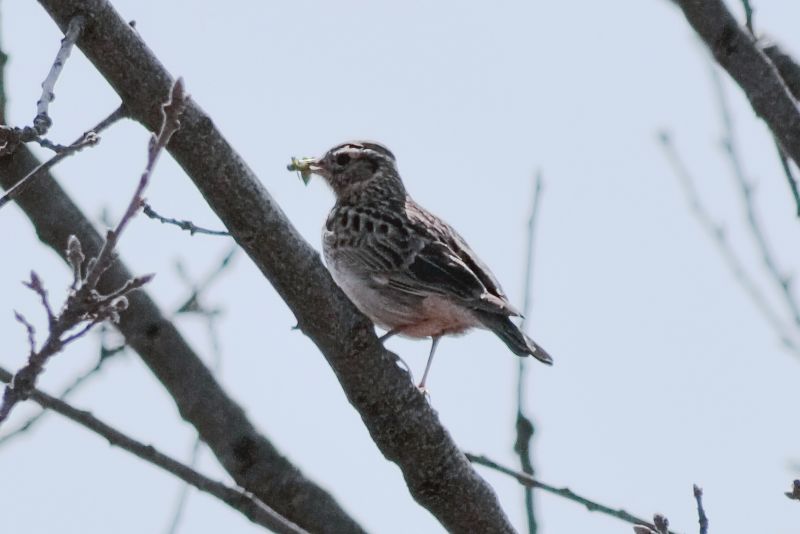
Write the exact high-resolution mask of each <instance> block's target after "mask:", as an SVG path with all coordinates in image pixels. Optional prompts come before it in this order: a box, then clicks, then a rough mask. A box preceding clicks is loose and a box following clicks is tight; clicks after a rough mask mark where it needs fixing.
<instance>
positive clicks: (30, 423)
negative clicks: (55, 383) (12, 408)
mask: <svg viewBox="0 0 800 534" xmlns="http://www.w3.org/2000/svg"><path fill="white" fill-rule="evenodd" d="M125 348H126V346H125V345H121V346H119V347H114V348H113V349H107V348H105V347H101V349H100V357H99V358H98V359H97V363H96V364H95V365H94V366H93V367H92V368H91V369H89V370H87V371H85V372H84V373H82V374H81V375H79V376H78V377H77V378H75V379H74V380H73V381H72V383H70V384H69V385H68V386H67V387H66V388H64V390H63V391H62V392H61V394H60V395H59V396H58V398H59V399H60V400H67V399H68V398H69V397H70V395H72V394H73V393H75V392H76V391H78V390H79V389H80V387H81V386H82V385H83V384H85V383H87V381H88V380H89V379H90V378H91V377H93V376H95V375H97V373H98V372H99V371H100V369H101V368H102V367H103V365H104V364H105V363H106V362H107V361H108V360H109V359H110V358H111V356H114V355H115V354H118V353H120V352H122V351H123V350H125ZM47 413H48V411H47V410H45V409H42V410H41V411H40V412H39V413H37V414H36V415H34V416H32V417H31V418H30V419H28V420H27V421H25V422H24V423H22V424H21V425H19V426H18V427H17V428H15V429H14V430H12V431H10V432H8V433H7V434H4V435H3V436H0V447H2V446H3V445H5V444H6V443H9V442H10V441H12V440H13V439H14V438H17V437H19V436H21V435H23V434H24V433H26V432H28V431H30V430H31V429H33V428H34V427H35V426H36V425H37V424H38V423H39V422H40V421H41V420H42V418H43V417H44V416H45V415H46V414H47Z"/></svg>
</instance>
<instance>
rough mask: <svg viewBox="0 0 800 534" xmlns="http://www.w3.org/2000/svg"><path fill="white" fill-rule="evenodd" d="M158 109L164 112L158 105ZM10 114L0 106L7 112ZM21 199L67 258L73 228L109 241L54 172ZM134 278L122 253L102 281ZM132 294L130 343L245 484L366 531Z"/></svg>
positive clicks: (286, 507)
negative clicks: (270, 438)
mask: <svg viewBox="0 0 800 534" xmlns="http://www.w3.org/2000/svg"><path fill="white" fill-rule="evenodd" d="M163 95H166V92H165V93H163ZM163 95H161V96H163ZM2 101H3V95H0V102H2ZM155 107H158V106H157V103H156V106H155ZM154 111H155V112H156V115H155V116H156V117H157V115H158V110H157V109H154ZM3 113H4V110H2V109H0V115H2V114H3ZM156 120H158V119H156ZM38 165H39V162H38V161H37V160H36V158H35V157H34V156H33V154H32V153H31V151H30V150H29V149H28V147H27V146H24V145H23V146H20V147H19V149H18V150H16V151H15V152H14V154H12V155H11V156H7V157H2V158H0V185H2V186H3V187H5V188H8V187H11V186H12V185H13V184H14V183H16V182H17V181H18V180H19V179H20V178H21V177H23V176H25V175H26V174H28V173H29V172H30V171H31V170H32V169H34V168H35V167H37V166H38ZM17 205H18V206H19V207H20V208H21V209H22V210H23V211H24V212H25V214H26V215H27V216H28V218H29V219H30V220H31V222H32V223H33V226H34V227H35V229H36V232H37V233H38V235H39V239H40V240H41V241H42V242H43V243H45V244H47V245H48V246H50V247H51V248H52V249H53V250H54V251H55V252H57V253H58V254H59V255H61V257H62V258H63V259H65V260H66V255H65V251H64V243H66V242H67V238H68V237H69V235H70V234H74V235H76V236H77V237H78V238H79V239H80V242H81V245H82V247H83V251H84V253H85V254H86V255H87V256H90V257H92V256H97V254H98V253H99V251H100V247H101V246H102V243H103V240H102V238H101V237H100V234H98V233H97V231H96V230H95V228H94V227H93V225H92V223H91V222H90V221H89V220H88V219H87V218H86V217H85V216H84V215H83V214H82V213H81V212H80V210H79V209H78V208H77V206H75V204H74V203H73V202H72V200H71V199H70V198H69V196H67V194H66V193H65V192H64V190H63V189H62V188H61V187H60V186H59V185H58V184H57V183H56V182H55V180H54V179H53V177H52V176H51V175H50V174H48V173H45V174H43V175H42V177H41V178H40V179H38V180H36V181H35V182H34V183H32V184H31V186H30V188H29V189H28V190H27V191H26V192H24V193H22V194H21V195H20V196H19V198H18V199H17ZM130 278H131V275H130V272H129V271H128V270H127V268H126V267H125V266H124V264H123V263H122V262H121V261H119V260H118V261H116V262H114V265H112V266H111V268H110V269H109V270H108V271H107V272H106V274H105V275H104V277H103V279H102V280H101V281H100V284H99V285H98V288H99V290H100V291H111V290H113V289H115V288H117V287H119V286H120V285H121V284H123V283H124V282H125V281H126V280H129V279H130ZM128 301H129V307H128V313H126V314H124V316H123V317H122V318H121V320H120V324H119V325H118V328H119V330H120V332H122V334H123V335H124V336H125V339H126V342H127V343H128V344H129V345H130V346H131V347H132V348H133V349H134V350H135V351H136V352H137V353H138V354H139V355H140V356H141V358H142V360H143V361H144V362H145V363H146V364H147V366H148V367H149V368H150V370H151V371H152V372H153V373H154V374H155V375H156V377H157V378H158V379H159V380H160V381H161V383H162V384H163V385H164V387H165V388H166V389H167V391H168V392H169V394H170V395H171V396H172V398H173V399H174V401H175V403H176V405H177V407H178V409H179V411H180V414H181V416H182V417H183V418H184V419H185V420H186V421H187V422H189V423H191V424H192V425H193V426H194V427H195V428H196V429H197V432H198V433H199V435H200V436H201V437H202V439H203V441H204V442H205V443H206V444H207V445H208V446H209V448H210V449H211V450H212V451H213V453H214V455H215V456H216V457H217V459H218V460H219V462H220V463H221V464H222V466H223V467H224V468H225V470H226V471H227V472H228V473H230V475H231V476H232V477H233V479H234V480H235V481H236V483H237V484H238V485H239V486H240V487H242V488H245V489H246V490H247V491H248V492H251V493H253V494H254V495H256V496H257V497H258V498H259V499H260V500H261V501H263V502H265V503H269V505H270V506H271V507H272V508H273V509H275V510H276V511H278V513H280V514H281V515H282V516H284V517H286V518H288V519H289V520H291V521H293V522H294V523H296V524H298V525H300V526H301V527H303V528H305V529H307V530H309V531H312V532H324V531H326V529H329V530H333V531H336V532H342V533H361V532H363V529H362V528H361V527H360V526H359V525H358V524H357V523H356V522H355V521H354V520H353V519H352V518H351V517H349V516H348V514H347V513H346V512H345V511H344V510H343V509H342V508H341V507H340V506H339V504H338V503H337V502H336V500H335V499H334V498H333V497H332V496H331V495H330V494H329V493H327V492H326V491H325V490H323V489H322V488H320V487H319V486H318V485H316V484H315V483H314V482H312V481H311V480H309V479H307V478H306V477H305V476H303V474H302V473H301V472H300V471H299V470H298V469H297V468H296V467H295V466H294V465H292V463H291V462H289V461H288V460H287V459H286V457H284V456H283V454H281V453H280V451H278V450H277V449H276V448H275V447H274V445H273V444H272V443H271V442H269V441H268V440H267V439H266V438H265V437H264V436H263V435H262V434H260V433H259V432H258V431H257V430H256V429H255V428H254V427H253V425H252V423H251V422H250V420H249V419H248V418H247V417H246V415H245V413H244V411H243V410H242V408H241V406H239V405H238V404H236V402H234V401H233V400H232V399H231V398H230V397H229V396H228V395H227V393H225V391H224V390H223V389H222V388H221V386H220V385H219V383H218V382H217V381H216V380H215V379H214V377H213V376H212V375H211V373H210V372H209V371H208V369H207V368H206V366H205V365H204V364H203V362H202V360H201V359H200V358H199V357H198V356H197V354H196V353H195V352H194V351H193V350H192V348H191V347H190V346H189V344H188V343H187V342H186V340H185V339H184V338H183V337H182V336H181V335H180V333H179V332H178V330H177V329H176V328H175V326H174V325H173V324H172V323H171V322H170V321H169V320H167V319H165V318H164V317H163V316H162V314H161V311H160V310H159V309H158V307H157V306H156V304H155V303H154V302H153V300H152V299H151V298H150V297H149V296H148V295H147V294H146V292H144V291H137V292H135V293H132V294H131V295H129V297H128Z"/></svg>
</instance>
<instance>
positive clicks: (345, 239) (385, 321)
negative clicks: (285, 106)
mask: <svg viewBox="0 0 800 534" xmlns="http://www.w3.org/2000/svg"><path fill="white" fill-rule="evenodd" d="M288 168H289V169H290V170H297V171H300V173H301V176H302V178H303V181H304V182H305V183H306V184H308V182H309V180H310V177H311V175H312V174H315V175H318V176H320V177H321V178H322V179H323V180H324V181H325V182H326V183H327V184H328V185H329V186H330V188H331V189H332V190H333V193H334V195H335V197H336V201H335V204H334V206H333V209H331V211H330V213H329V215H328V217H327V219H326V221H325V226H324V228H323V229H322V250H323V256H324V258H325V263H326V264H327V267H328V270H329V272H330V274H331V276H332V278H333V280H334V281H335V282H336V284H337V285H338V286H339V287H340V288H341V289H342V291H343V292H344V293H345V295H347V297H348V298H349V299H350V300H351V301H352V302H353V304H354V305H355V306H356V308H358V309H359V310H360V311H361V312H362V313H363V314H364V315H366V316H367V317H368V318H369V319H370V320H372V322H374V323H375V324H376V325H377V326H379V327H380V328H382V329H384V330H386V334H385V335H383V336H381V338H380V341H381V342H383V341H385V340H386V339H388V338H390V337H392V336H394V335H400V336H403V337H409V338H417V339H421V338H430V339H431V341H432V342H431V349H430V353H429V355H428V360H427V362H426V365H425V372H424V373H423V375H422V380H421V381H420V383H419V385H418V386H417V387H418V388H419V390H420V391H423V392H426V381H427V378H428V374H429V373H430V369H431V364H432V362H433V356H434V353H435V352H436V347H437V345H438V343H439V340H440V339H441V338H442V337H443V336H448V335H450V336H453V335H460V334H464V333H466V332H467V331H469V330H471V329H473V328H483V329H487V330H490V331H492V332H494V333H495V334H496V335H497V336H498V337H499V338H500V339H501V340H502V341H503V342H504V343H505V344H506V345H507V346H508V348H509V349H510V350H511V352H513V353H514V354H516V355H518V356H527V355H531V356H533V357H534V358H536V359H537V360H539V361H541V362H543V363H545V364H548V365H552V363H553V359H552V357H551V356H550V355H549V354H548V353H547V352H546V351H545V350H544V349H543V348H542V347H541V346H539V345H538V344H537V343H536V342H534V341H533V340H532V339H531V338H530V337H528V336H527V335H526V334H525V333H524V332H522V331H521V330H520V328H519V327H518V326H517V325H515V324H514V323H513V322H512V321H511V317H521V314H520V312H519V311H517V309H516V308H514V306H512V305H511V303H510V302H509V300H508V297H506V295H505V293H504V292H503V290H502V288H501V287H500V283H499V282H498V281H497V279H496V278H495V276H494V275H493V274H492V272H491V271H490V270H489V268H488V267H487V266H486V264H485V263H484V262H483V261H481V259H480V258H479V257H478V255H477V254H475V252H473V250H472V249H471V248H470V247H469V245H467V243H466V241H465V240H464V239H463V238H462V237H461V236H460V235H459V234H458V233H457V232H456V231H455V230H454V229H453V228H452V227H451V226H450V225H449V224H447V223H446V222H444V221H443V220H442V219H440V218H439V217H437V216H436V215H434V214H432V213H431V212H429V211H428V210H426V209H425V208H423V207H422V206H420V205H419V204H418V203H417V202H416V201H414V199H413V198H412V197H411V196H410V195H409V194H408V192H407V191H406V188H405V185H404V184H403V181H402V179H401V178H400V173H399V171H398V168H397V160H396V159H395V156H394V154H392V152H391V151H389V149H388V148H386V147H385V146H384V145H382V144H380V143H377V142H373V141H348V142H345V143H341V144H339V145H336V146H334V147H333V148H331V149H330V150H328V151H327V152H326V153H325V154H324V155H323V156H322V157H319V158H302V159H295V158H293V159H292V163H290V164H289V166H288Z"/></svg>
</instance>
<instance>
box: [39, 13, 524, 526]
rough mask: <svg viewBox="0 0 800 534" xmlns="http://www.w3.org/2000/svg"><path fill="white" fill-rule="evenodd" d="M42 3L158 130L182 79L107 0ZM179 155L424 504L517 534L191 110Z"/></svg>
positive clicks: (456, 522) (263, 194)
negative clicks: (77, 26)
mask: <svg viewBox="0 0 800 534" xmlns="http://www.w3.org/2000/svg"><path fill="white" fill-rule="evenodd" d="M40 3H41V4H42V5H43V6H44V7H45V9H47V11H48V12H49V13H50V15H51V16H52V17H53V19H54V20H55V21H56V22H57V23H58V25H59V26H60V27H62V28H63V27H65V25H66V24H67V23H68V22H69V20H70V18H71V17H72V16H74V15H75V14H76V13H78V12H83V13H86V14H87V15H88V16H87V18H88V19H89V24H88V25H87V28H86V30H85V31H84V33H83V35H82V36H81V38H80V39H79V41H78V46H79V47H80V48H81V50H82V51H83V52H84V54H85V55H86V56H87V58H89V60H90V61H91V62H92V63H94V65H95V66H96V67H97V69H98V70H99V71H100V73H101V74H102V75H103V76H104V77H105V78H106V80H108V82H109V83H110V84H111V86H112V87H113V88H114V90H115V91H116V92H117V93H118V94H119V95H120V97H121V98H122V100H123V102H124V103H125V105H126V106H127V107H128V109H129V110H130V111H131V115H132V116H133V117H134V118H136V119H137V120H139V121H141V122H142V123H144V124H145V125H146V126H147V127H148V128H149V129H151V130H152V129H155V128H156V127H157V125H158V110H157V107H156V106H155V105H154V102H158V101H159V100H160V99H163V96H164V95H165V94H166V91H167V90H168V88H169V86H170V84H171V79H170V76H169V73H168V72H167V71H166V70H165V69H164V67H163V66H162V65H161V63H160V62H159V61H158V60H157V59H156V57H155V56H154V55H153V54H152V52H151V51H150V50H149V49H148V48H147V47H146V45H145V44H144V43H143V42H142V40H141V39H140V37H139V35H138V34H137V33H136V32H135V31H134V30H133V29H131V28H130V27H129V26H128V24H126V22H125V21H124V20H123V19H122V18H120V16H119V15H118V14H117V13H116V12H115V11H114V9H113V8H112V7H111V5H110V4H109V3H108V2H107V1H106V0H40ZM168 150H170V152H171V154H172V155H173V157H174V158H175V159H176V160H177V162H178V163H179V164H180V165H181V166H182V167H183V168H184V170H186V172H187V174H188V175H189V176H190V177H191V179H192V180H193V181H194V183H195V185H196V186H197V187H198V189H199V190H200V191H201V193H202V194H203V195H204V197H205V198H206V200H207V201H208V203H209V205H210V206H211V207H212V209H213V210H214V211H215V212H216V214H217V216H218V217H219V218H220V219H221V220H222V221H223V223H224V224H225V225H226V226H227V228H228V230H229V231H230V232H231V234H232V235H233V237H234V238H235V239H236V241H237V242H238V243H239V244H240V245H241V246H242V248H243V249H244V250H245V251H246V252H247V254H248V255H249V256H250V257H251V259H253V261H254V262H255V263H256V265H257V266H258V267H259V268H260V269H261V271H262V272H263V273H264V275H265V276H266V277H267V278H268V279H269V280H270V282H272V284H273V285H274V286H275V288H276V289H277V291H278V293H279V294H280V295H281V297H282V298H283V299H284V300H285V301H286V303H287V304H288V305H289V307H290V308H291V309H292V311H293V312H294V313H295V315H296V316H297V319H298V323H299V326H300V328H301V329H302V330H303V332H305V333H306V334H307V335H308V336H309V337H310V338H311V339H312V340H313V341H314V343H315V344H316V345H317V346H318V347H319V348H320V350H321V351H322V353H323V354H324V355H325V357H326V359H327V360H328V362H329V364H330V365H331V367H332V368H333V370H334V372H335V373H336V376H337V377H338V379H339V381H340V383H341V384H342V387H343V389H344V391H345V393H346V395H347V398H348V400H349V401H350V403H351V404H353V406H354V407H355V408H356V409H357V410H358V411H359V413H360V414H361V417H362V420H363V421H364V423H365V424H366V426H367V428H368V430H369V432H370V434H371V436H372V438H373V440H374V441H375V443H376V444H377V445H378V447H379V448H380V450H381V452H383V454H384V455H385V456H386V457H387V458H388V459H390V460H391V461H393V462H395V463H397V464H398V465H399V466H400V468H401V470H402V471H403V475H404V476H405V479H406V483H407V484H408V487H409V490H410V491H411V494H412V495H413V496H414V498H415V499H416V500H417V501H418V502H419V503H420V504H422V505H423V506H424V507H426V508H427V509H428V510H429V511H430V512H431V513H433V514H434V515H435V516H436V517H437V519H438V520H439V521H440V522H441V523H442V524H443V525H444V526H445V528H447V529H448V530H450V531H453V532H512V531H513V528H512V527H511V524H510V523H509V522H508V519H507V518H506V516H505V514H504V512H503V511H502V509H501V508H500V505H499V503H498V501H497V497H496V496H495V494H494V492H493V491H492V489H491V488H490V487H489V485H488V484H487V483H486V482H485V481H484V480H483V479H482V478H480V477H479V476H478V474H477V473H476V472H475V470H474V469H473V468H472V466H471V465H470V464H469V462H468V461H467V459H466V458H465V457H464V455H463V454H462V453H461V452H460V451H459V449H458V447H456V444H455V443H454V442H453V440H452V438H451V437H450V435H449V434H448V432H447V430H446V429H445V428H444V427H443V426H442V424H441V423H440V422H439V419H438V417H437V415H436V412H434V411H433V409H432V408H431V407H430V406H429V405H428V403H427V401H426V400H425V399H424V397H423V396H422V395H420V394H419V392H418V391H417V389H416V388H415V387H414V386H413V384H412V383H411V381H410V380H409V379H408V375H407V374H406V373H405V372H404V371H402V370H401V369H399V368H398V367H397V365H396V361H397V357H396V356H395V355H394V354H392V353H390V352H388V351H386V350H385V349H384V348H383V346H382V345H381V344H380V343H379V342H378V340H377V338H376V336H375V332H374V329H373V325H372V324H371V323H370V322H369V321H368V320H367V319H366V318H365V317H364V316H363V315H361V314H360V313H358V311H357V310H356V309H355V307H354V306H353V305H352V304H351V303H350V301H349V300H348V299H347V298H346V297H345V296H344V294H343V293H342V292H341V291H340V290H339V289H338V287H337V286H336V285H335V284H334V283H333V280H332V279H331V278H330V275H329V274H328V272H327V270H326V269H325V267H324V266H323V265H322V263H321V262H320V260H319V255H318V253H317V252H316V251H315V250H314V249H313V248H312V247H311V246H310V245H309V244H308V243H307V242H305V240H304V239H303V238H302V237H301V236H300V235H299V234H298V232H297V231H296V230H295V228H294V227H293V226H292V225H291V223H290V222H289V221H288V220H287V219H286V217H285V215H284V214H283V212H282V211H281V209H280V207H278V205H277V204H276V203H275V201H274V200H273V199H272V197H271V196H270V195H269V193H267V191H266V190H265V189H264V187H263V185H262V182H261V181H260V180H258V179H257V178H256V176H255V175H254V174H253V173H252V171H251V170H250V169H249V168H248V167H247V165H246V164H245V162H244V161H243V160H242V159H241V157H240V156H239V155H238V154H237V153H236V152H235V151H234V150H233V148H232V147H231V146H230V145H229V144H228V143H227V141H226V140H225V139H224V138H223V137H222V135H221V134H220V133H219V131H217V129H216V128H215V127H214V124H213V122H212V121H211V119H210V117H208V116H207V115H206V114H205V113H204V112H203V111H202V109H200V107H199V106H197V105H196V104H194V103H190V105H189V107H187V110H186V113H185V114H184V120H183V127H182V129H181V131H180V132H179V133H178V135H176V136H175V137H174V138H173V140H172V142H171V143H170V145H169V146H168ZM342 332H346V335H342Z"/></svg>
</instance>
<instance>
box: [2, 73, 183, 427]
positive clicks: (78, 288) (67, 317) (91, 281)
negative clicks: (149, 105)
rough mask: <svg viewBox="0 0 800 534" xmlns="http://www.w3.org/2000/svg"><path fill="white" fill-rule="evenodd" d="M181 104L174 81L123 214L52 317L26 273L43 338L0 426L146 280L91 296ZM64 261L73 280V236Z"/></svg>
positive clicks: (12, 387) (76, 247) (7, 401)
mask: <svg viewBox="0 0 800 534" xmlns="http://www.w3.org/2000/svg"><path fill="white" fill-rule="evenodd" d="M186 99H187V95H186V92H185V90H184V87H183V81H182V80H181V79H180V78H178V80H177V81H176V82H175V84H174V85H173V86H172V91H171V93H170V100H169V101H168V102H167V103H166V104H164V106H163V108H162V124H161V129H160V131H159V133H158V135H157V136H154V137H153V138H152V139H151V142H150V146H149V147H148V158H147V165H146V167H145V170H144V172H143V173H142V176H141V178H140V179H139V185H138V186H137V188H136V191H135V192H134V194H133V197H132V198H131V201H130V204H129V205H128V209H127V210H126V211H125V214H124V215H123V216H122V218H121V219H120V221H119V223H118V224H117V227H116V228H115V229H114V230H109V231H108V232H107V233H106V240H105V242H104V243H103V246H102V248H101V249H100V253H99V254H98V256H97V258H96V259H94V258H93V259H92V260H90V261H89V262H88V263H87V266H86V276H85V277H84V278H83V279H82V280H77V281H73V287H72V290H71V291H70V293H69V294H68V296H67V299H66V302H65V303H64V305H63V306H62V308H61V312H60V313H59V315H58V317H53V316H52V313H51V312H50V308H49V305H47V304H46V295H47V293H46V292H45V290H44V287H43V285H42V283H41V280H39V277H38V276H36V273H31V281H30V283H28V284H26V285H28V287H30V288H31V289H32V290H33V291H35V292H36V293H38V294H39V295H40V296H41V297H42V299H43V301H44V302H45V308H46V309H47V310H48V314H49V315H48V322H49V327H50V328H49V333H48V337H47V340H46V341H45V343H44V344H43V345H42V348H41V349H39V350H38V351H33V350H32V351H31V354H30V355H29V357H28V361H27V363H26V364H25V366H23V367H22V368H21V369H20V370H19V371H17V373H16V374H15V375H14V378H13V380H12V381H11V383H10V384H9V385H8V386H6V388H5V391H4V392H3V399H2V404H0V424H1V423H2V422H3V421H5V419H7V418H8V415H9V414H10V413H11V410H12V409H13V408H14V406H15V405H16V404H17V403H19V402H20V401H23V400H25V399H26V398H28V395H29V394H30V392H31V391H32V390H33V388H34V386H35V385H36V380H37V379H38V377H39V375H40V374H41V373H42V371H43V370H44V366H45V364H46V363H47V361H48V360H49V359H50V358H51V357H52V356H54V355H55V354H57V353H59V352H61V350H62V349H63V348H64V346H65V345H66V344H67V343H70V342H72V341H74V340H75V339H77V338H79V337H81V336H83V335H84V334H85V333H86V332H88V331H89V329H90V328H91V327H92V326H94V325H95V324H97V323H99V322H102V321H105V320H111V321H114V322H118V321H119V314H120V313H121V312H122V311H124V310H125V309H127V307H128V300H127V298H126V297H125V295H126V294H127V293H129V292H131V291H133V290H135V289H138V288H139V287H141V286H143V285H144V284H146V283H147V282H149V281H150V280H151V279H152V275H147V276H142V277H137V278H133V279H130V280H128V281H126V282H125V283H124V284H123V285H122V286H120V287H119V288H117V289H116V290H114V291H112V292H111V293H109V294H106V295H102V294H100V292H99V291H97V284H98V282H99V281H100V277H101V276H102V275H103V273H105V272H106V271H107V270H108V269H109V268H110V267H111V264H112V263H113V261H114V259H115V252H114V250H115V248H116V245H117V242H118V240H119V238H120V236H121V235H122V232H123V230H124V229H125V227H126V225H127V224H128V222H130V220H131V218H133V216H134V215H135V214H136V213H137V212H138V211H139V209H140V207H141V203H142V195H143V193H144V190H145V188H146V187H147V184H148V182H149V180H150V176H151V175H152V173H153V169H154V168H155V164H156V161H157V160H158V156H159V154H160V153H161V151H162V150H163V149H164V147H165V146H166V145H167V143H168V142H169V140H170V138H171V137H172V135H173V134H174V133H175V132H176V131H177V130H178V128H180V120H179V119H180V116H181V114H182V113H183V109H184V107H185V103H186ZM66 256H67V259H68V261H69V262H70V263H72V268H73V273H75V277H76V278H77V277H78V275H79V274H80V273H81V272H82V265H81V263H82V262H83V260H84V259H85V256H84V254H83V252H82V250H81V244H80V241H78V238H77V237H75V236H70V238H69V240H68V243H67V253H66ZM81 324H85V325H86V326H85V327H84V328H82V329H80V330H79V331H78V333H76V334H73V335H67V333H68V332H69V331H71V330H73V329H74V328H76V327H78V326H79V325H81Z"/></svg>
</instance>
